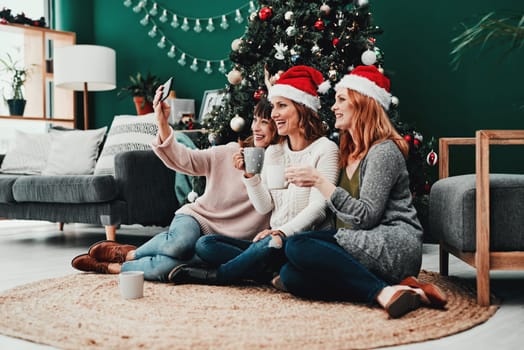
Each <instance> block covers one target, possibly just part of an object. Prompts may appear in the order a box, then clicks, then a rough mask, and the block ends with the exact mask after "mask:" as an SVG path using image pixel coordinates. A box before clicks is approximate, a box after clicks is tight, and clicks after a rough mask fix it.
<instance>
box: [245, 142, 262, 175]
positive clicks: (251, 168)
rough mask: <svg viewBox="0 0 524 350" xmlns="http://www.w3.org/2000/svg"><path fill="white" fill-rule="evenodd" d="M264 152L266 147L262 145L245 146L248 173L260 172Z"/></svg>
mask: <svg viewBox="0 0 524 350" xmlns="http://www.w3.org/2000/svg"><path fill="white" fill-rule="evenodd" d="M264 152H265V149H264V148H262V147H246V148H244V164H245V165H246V172H247V173H250V174H259V173H260V172H261V171H262V165H263V164H264Z"/></svg>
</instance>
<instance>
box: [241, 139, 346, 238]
mask: <svg viewBox="0 0 524 350" xmlns="http://www.w3.org/2000/svg"><path fill="white" fill-rule="evenodd" d="M338 159H339V152H338V146H337V145H336V144H335V143H334V142H332V141H330V140H329V139H328V138H326V137H321V138H319V139H318V140H315V141H314V142H313V143H312V144H311V145H309V146H308V147H306V148H305V149H303V150H301V151H297V152H294V151H292V150H291V149H290V148H289V146H288V143H287V142H285V143H283V144H277V145H271V146H269V147H268V148H267V149H266V153H265V156H264V166H263V167H262V173H261V175H260V176H259V175H255V176H253V177H251V178H244V183H245V184H246V187H247V192H248V195H249V199H250V200H251V203H253V206H254V207H255V209H256V210H257V211H258V212H259V213H262V214H264V213H268V212H270V211H272V213H271V221H270V224H271V228H272V229H274V230H280V231H282V232H284V233H285V234H286V236H288V237H289V236H292V235H294V234H295V233H298V232H302V231H309V230H319V229H323V228H326V227H328V226H330V225H332V224H333V223H332V222H331V220H327V219H328V217H329V216H328V214H327V213H326V208H327V205H326V200H325V199H324V197H323V196H322V194H321V193H320V192H319V191H318V190H317V189H315V188H313V187H297V186H295V185H292V184H290V185H289V186H288V188H287V189H279V190H268V188H267V185H266V183H267V181H266V179H267V176H268V174H267V173H266V171H265V169H267V166H265V165H266V164H284V165H285V166H286V167H287V166H291V165H301V166H304V165H311V166H313V167H315V168H316V169H318V171H320V173H322V174H323V175H324V176H326V178H327V179H328V180H329V181H330V182H331V183H333V184H336V182H337V177H338Z"/></svg>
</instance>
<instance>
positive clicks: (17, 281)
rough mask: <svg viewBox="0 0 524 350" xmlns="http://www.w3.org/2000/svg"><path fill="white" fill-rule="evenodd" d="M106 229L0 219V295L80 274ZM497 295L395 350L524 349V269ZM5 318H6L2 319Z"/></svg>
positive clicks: (133, 237) (503, 282)
mask: <svg viewBox="0 0 524 350" xmlns="http://www.w3.org/2000/svg"><path fill="white" fill-rule="evenodd" d="M160 231H162V228H158V227H156V228H155V227H153V228H144V227H141V226H125V227H122V228H121V229H119V231H118V232H117V237H118V239H119V240H120V241H121V242H124V243H130V244H141V243H143V242H145V241H146V240H147V239H148V238H149V237H151V236H152V235H154V234H155V233H157V232H160ZM104 238H105V235H104V231H103V229H102V228H100V227H93V226H87V225H79V224H70V225H68V224H66V225H65V229H64V232H60V231H58V225H57V224H52V223H46V222H30V221H6V220H4V221H2V220H0V267H1V270H0V271H1V273H0V291H2V290H5V289H8V288H12V287H14V286H17V285H21V284H25V283H28V282H33V281H38V280H41V279H44V278H52V277H58V276H64V275H68V274H71V273H75V270H74V269H73V268H71V266H70V261H71V259H72V258H73V257H74V256H76V255H78V254H81V253H85V252H86V248H87V247H89V245H91V244H92V243H94V242H96V241H99V240H101V239H104ZM422 268H423V269H426V270H429V271H438V247H437V246H436V245H434V244H426V245H424V257H423V266H422ZM450 274H451V275H453V276H458V277H461V278H464V279H469V280H474V270H473V269H472V268H470V267H469V266H468V265H466V264H464V263H462V262H461V261H459V260H457V259H455V258H453V257H451V260H450ZM492 289H493V292H494V293H495V294H496V295H497V296H498V297H499V298H500V299H502V306H501V307H500V309H499V310H498V311H497V313H496V314H495V315H494V316H493V317H492V318H490V319H489V320H488V321H487V322H485V323H484V324H481V325H479V326H477V327H474V328H473V329H471V330H468V331H465V332H462V333H459V334H456V335H452V336H449V337H446V338H442V339H438V340H434V341H428V342H424V343H416V344H411V345H404V346H398V347H393V348H391V349H417V350H418V349H432V350H433V349H446V350H454V349H457V350H466V349H475V350H482V349H497V350H500V349H508V350H510V349H522V348H523V346H524V345H523V344H524V271H518V272H506V271H500V272H495V273H492ZM0 317H2V316H1V315H0ZM0 349H2V350H10V349H13V350H14V349H16V350H35V349H38V350H42V349H52V348H50V347H47V346H43V345H38V344H34V343H30V342H26V341H22V340H19V339H14V338H9V337H4V336H0Z"/></svg>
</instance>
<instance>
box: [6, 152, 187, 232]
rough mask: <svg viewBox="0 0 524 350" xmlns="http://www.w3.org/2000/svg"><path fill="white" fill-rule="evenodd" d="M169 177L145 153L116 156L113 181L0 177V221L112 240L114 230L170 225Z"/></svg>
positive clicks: (173, 198)
mask: <svg viewBox="0 0 524 350" xmlns="http://www.w3.org/2000/svg"><path fill="white" fill-rule="evenodd" d="M3 158H4V155H0V164H1V163H2V161H3ZM175 175H176V173H175V172H174V171H172V170H170V169H168V168H166V166H165V165H164V164H163V163H162V161H161V160H160V159H159V158H158V157H157V156H156V155H155V154H154V152H153V151H150V150H149V151H128V152H123V153H119V154H117V155H116V156H115V175H114V176H113V175H75V176H41V175H12V174H0V218H6V219H20V220H45V221H51V222H58V223H61V224H62V225H63V223H85V224H97V225H103V226H105V231H106V238H107V239H113V240H114V239H115V237H116V229H117V227H118V226H119V225H120V224H124V225H130V224H141V225H144V226H168V225H169V224H170V222H171V220H172V218H173V215H174V212H175V210H176V209H177V208H178V206H179V203H178V201H177V197H176V195H175Z"/></svg>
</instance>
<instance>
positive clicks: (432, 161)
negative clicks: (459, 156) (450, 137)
mask: <svg viewBox="0 0 524 350" xmlns="http://www.w3.org/2000/svg"><path fill="white" fill-rule="evenodd" d="M437 162H438V155H437V153H435V151H433V150H431V152H429V153H428V156H427V157H426V163H428V165H430V166H435V165H437Z"/></svg>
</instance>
